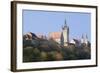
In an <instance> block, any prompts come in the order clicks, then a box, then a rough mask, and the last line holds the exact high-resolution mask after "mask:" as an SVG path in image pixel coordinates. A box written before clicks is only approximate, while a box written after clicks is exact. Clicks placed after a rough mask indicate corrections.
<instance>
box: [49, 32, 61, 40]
mask: <svg viewBox="0 0 100 73" xmlns="http://www.w3.org/2000/svg"><path fill="white" fill-rule="evenodd" d="M49 37H50V38H52V39H60V37H61V32H51V33H50V34H49Z"/></svg>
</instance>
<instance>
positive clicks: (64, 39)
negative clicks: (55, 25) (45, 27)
mask: <svg viewBox="0 0 100 73" xmlns="http://www.w3.org/2000/svg"><path fill="white" fill-rule="evenodd" d="M49 38H52V39H53V40H55V41H56V42H58V43H59V44H61V45H63V46H67V45H68V43H69V27H68V26H67V23H66V20H65V23H64V26H62V31H61V32H50V33H49Z"/></svg>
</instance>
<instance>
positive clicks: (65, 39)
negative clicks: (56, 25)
mask: <svg viewBox="0 0 100 73" xmlns="http://www.w3.org/2000/svg"><path fill="white" fill-rule="evenodd" d="M68 43H69V27H68V26H67V24H66V20H65V23H64V26H63V27H62V33H61V45H63V46H68Z"/></svg>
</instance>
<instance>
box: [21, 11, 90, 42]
mask: <svg viewBox="0 0 100 73" xmlns="http://www.w3.org/2000/svg"><path fill="white" fill-rule="evenodd" d="M65 20H66V23H67V26H68V27H69V38H70V40H71V39H73V38H76V39H81V37H82V34H87V36H88V39H89V41H91V14H90V13H83V12H60V11H39V10H38V11H36V10H23V13H22V24H23V34H26V33H28V32H33V33H42V34H44V35H48V34H49V32H59V31H61V29H62V26H63V25H64V23H65Z"/></svg>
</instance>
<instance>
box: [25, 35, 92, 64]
mask: <svg viewBox="0 0 100 73" xmlns="http://www.w3.org/2000/svg"><path fill="white" fill-rule="evenodd" d="M90 45H91V44H90V43H89V45H86V44H84V43H83V44H81V45H75V44H69V45H68V46H67V47H65V46H62V45H60V44H58V43H57V42H55V41H54V40H52V39H49V40H46V39H39V38H37V37H35V39H34V38H33V39H32V40H25V39H23V62H38V61H39V62H40V61H59V60H79V59H90V58H91V54H90V52H91V49H90Z"/></svg>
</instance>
